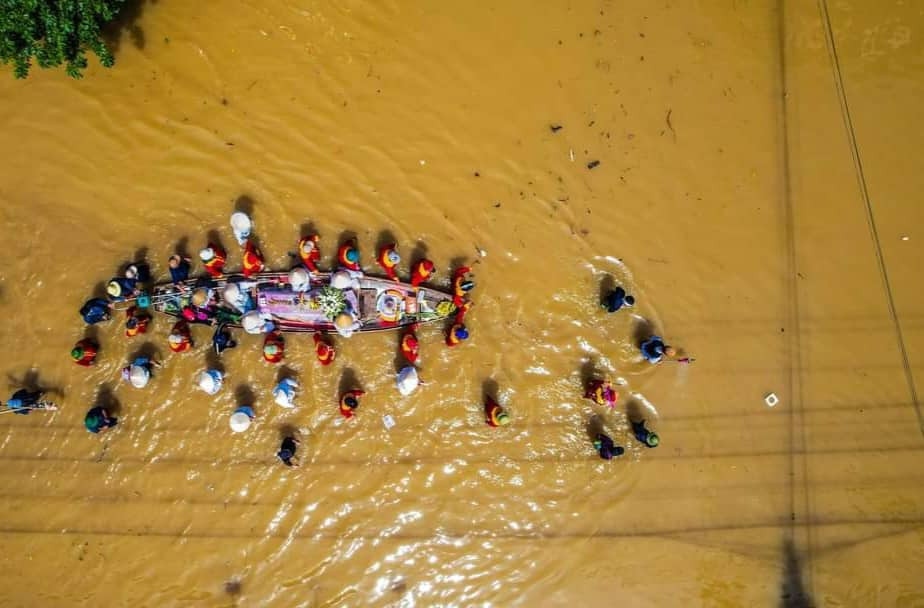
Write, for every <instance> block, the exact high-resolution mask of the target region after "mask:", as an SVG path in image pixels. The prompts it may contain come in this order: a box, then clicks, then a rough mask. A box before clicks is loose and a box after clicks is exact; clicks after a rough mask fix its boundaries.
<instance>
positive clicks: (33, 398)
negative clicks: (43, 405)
mask: <svg viewBox="0 0 924 608" xmlns="http://www.w3.org/2000/svg"><path fill="white" fill-rule="evenodd" d="M44 395H45V393H44V392H42V391H30V390H27V389H24V388H21V389H19V390H18V391H16V392H15V393H13V395H12V396H11V397H10V399H9V401H7V402H6V406H7V407H8V408H10V409H11V410H13V412H14V413H16V414H22V415H25V414H28V413H29V412H31V411H32V410H34V409H37V408H36V406H38V405H39V402H40V401H41V400H42V397H43V396H44Z"/></svg>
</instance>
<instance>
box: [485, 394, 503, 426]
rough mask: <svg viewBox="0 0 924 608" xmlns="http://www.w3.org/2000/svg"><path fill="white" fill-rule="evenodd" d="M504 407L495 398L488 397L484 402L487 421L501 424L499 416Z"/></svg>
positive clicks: (490, 423) (492, 424)
mask: <svg viewBox="0 0 924 608" xmlns="http://www.w3.org/2000/svg"><path fill="white" fill-rule="evenodd" d="M503 411H504V408H502V407H501V406H499V405H498V404H497V403H496V402H495V401H494V400H493V399H491V398H490V397H488V398H487V399H485V403H484V414H485V422H487V423H488V424H489V425H491V426H500V422H498V420H497V416H498V415H499V414H501V413H503Z"/></svg>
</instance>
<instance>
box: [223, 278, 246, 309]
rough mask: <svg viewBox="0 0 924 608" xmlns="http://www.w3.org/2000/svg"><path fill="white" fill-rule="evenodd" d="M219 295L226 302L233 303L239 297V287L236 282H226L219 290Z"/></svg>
mask: <svg viewBox="0 0 924 608" xmlns="http://www.w3.org/2000/svg"><path fill="white" fill-rule="evenodd" d="M221 297H222V299H223V300H224V301H225V302H227V303H228V304H231V305H235V304H236V303H237V302H238V301H239V300H240V299H241V288H240V287H238V286H237V283H228V284H227V285H225V288H224V290H223V291H222V292H221Z"/></svg>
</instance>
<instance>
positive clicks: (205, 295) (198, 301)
mask: <svg viewBox="0 0 924 608" xmlns="http://www.w3.org/2000/svg"><path fill="white" fill-rule="evenodd" d="M208 300H209V292H208V290H206V289H205V288H204V287H200V288H199V289H197V290H196V291H194V292H193V294H192V303H193V306H202V305H203V304H205V303H206V302H208Z"/></svg>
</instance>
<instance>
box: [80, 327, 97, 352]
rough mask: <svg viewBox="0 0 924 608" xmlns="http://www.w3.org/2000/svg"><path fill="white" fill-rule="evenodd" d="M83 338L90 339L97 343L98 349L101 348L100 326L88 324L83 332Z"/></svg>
mask: <svg viewBox="0 0 924 608" xmlns="http://www.w3.org/2000/svg"><path fill="white" fill-rule="evenodd" d="M83 339H85V340H90V341H91V342H93V344H96V350H97V351H99V350H100V342H99V328H98V327H97V326H96V325H88V326H87V328H86V329H85V330H84V332H83Z"/></svg>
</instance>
